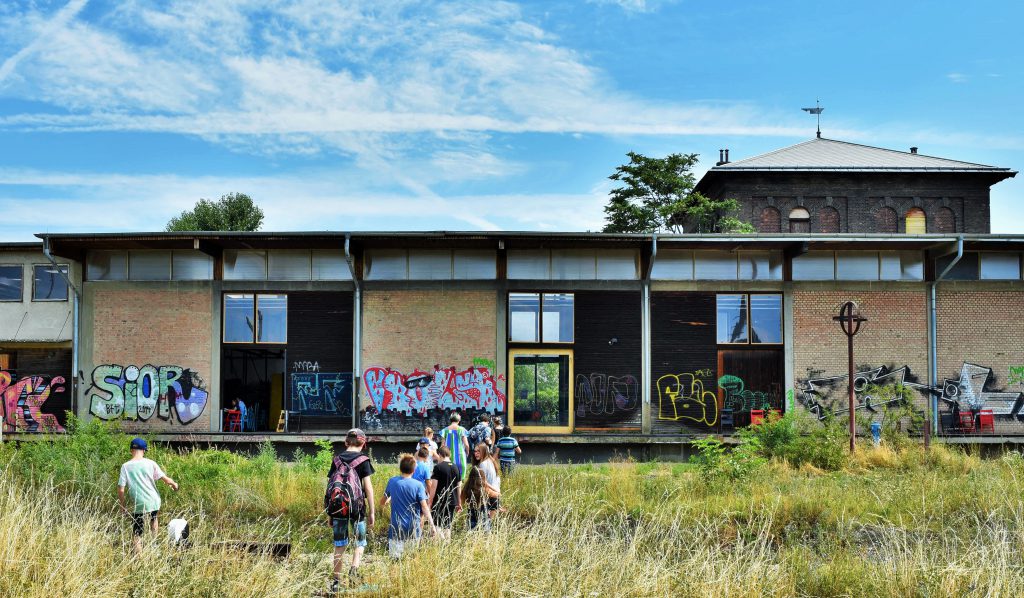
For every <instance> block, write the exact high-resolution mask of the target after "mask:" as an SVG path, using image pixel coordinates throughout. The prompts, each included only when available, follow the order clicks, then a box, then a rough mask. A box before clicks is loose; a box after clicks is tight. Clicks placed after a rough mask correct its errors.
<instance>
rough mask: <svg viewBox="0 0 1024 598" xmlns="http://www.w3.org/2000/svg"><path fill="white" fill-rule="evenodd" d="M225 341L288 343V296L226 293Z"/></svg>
mask: <svg viewBox="0 0 1024 598" xmlns="http://www.w3.org/2000/svg"><path fill="white" fill-rule="evenodd" d="M224 342H225V343H253V342H256V343H286V342H288V296H287V295H275V294H267V295H253V294H249V293H228V294H225V295H224Z"/></svg>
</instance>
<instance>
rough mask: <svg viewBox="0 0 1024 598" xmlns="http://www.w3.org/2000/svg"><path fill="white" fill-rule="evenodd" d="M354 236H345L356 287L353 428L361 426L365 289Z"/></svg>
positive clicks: (353, 341) (353, 347) (349, 268)
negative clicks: (358, 272)
mask: <svg viewBox="0 0 1024 598" xmlns="http://www.w3.org/2000/svg"><path fill="white" fill-rule="evenodd" d="M351 241H352V235H349V234H346V235H345V263H347V264H348V271H349V273H350V274H351V275H352V284H354V285H355V287H356V292H355V299H354V301H353V307H352V370H353V372H352V427H353V428H355V427H358V426H359V421H358V420H359V416H358V412H359V386H360V382H361V380H362V355H363V349H362V346H363V287H362V286H361V285H360V284H359V277H358V276H356V265H355V260H354V258H353V257H352V252H351V251H349V243H350V242H351Z"/></svg>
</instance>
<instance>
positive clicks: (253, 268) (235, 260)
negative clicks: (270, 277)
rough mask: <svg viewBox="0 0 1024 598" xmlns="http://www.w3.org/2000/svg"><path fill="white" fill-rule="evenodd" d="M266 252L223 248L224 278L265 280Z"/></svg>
mask: <svg viewBox="0 0 1024 598" xmlns="http://www.w3.org/2000/svg"><path fill="white" fill-rule="evenodd" d="M266 279H267V253H266V252H265V251H251V250H243V249H225V250H224V280H266Z"/></svg>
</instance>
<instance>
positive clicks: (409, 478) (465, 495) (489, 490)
mask: <svg viewBox="0 0 1024 598" xmlns="http://www.w3.org/2000/svg"><path fill="white" fill-rule="evenodd" d="M494 419H495V421H494V422H493V425H492V422H491V420H490V417H489V416H487V415H486V414H485V415H482V416H480V418H479V420H478V422H477V424H476V425H474V426H473V427H472V428H471V429H470V430H468V431H467V430H466V429H465V428H463V427H462V426H461V425H460V421H461V417H460V416H459V414H458V413H452V414H451V417H450V421H451V424H450V425H449V426H448V427H446V428H445V429H443V430H441V432H440V434H437V435H435V434H434V431H433V430H432V429H430V428H426V429H425V430H424V436H423V438H421V439H420V441H419V443H417V446H416V451H415V455H409V454H403V455H401V456H400V457H399V462H398V468H399V472H400V473H399V475H397V476H394V477H392V478H391V479H390V480H388V483H387V485H386V486H385V489H384V496H382V497H381V499H380V504H379V507H380V508H383V507H384V506H385V505H388V504H389V503H390V505H391V521H390V525H389V526H388V551H389V553H390V554H391V556H392V557H394V558H400V557H401V556H402V554H403V552H405V550H406V549H407V548H409V547H411V546H412V545H415V544H416V543H417V542H418V541H419V539H420V537H421V536H422V530H423V524H424V523H426V524H427V525H428V526H429V528H430V530H431V533H433V534H434V535H435V536H439V537H441V538H443V539H449V538H450V537H451V530H452V525H453V523H454V521H455V514H456V513H458V512H459V511H463V510H465V511H466V513H467V520H468V527H469V529H470V530H474V529H481V530H487V529H490V525H491V519H492V518H493V517H494V516H495V515H496V514H497V513H498V512H500V511H501V510H502V507H501V475H507V474H509V473H510V472H511V471H512V469H513V467H514V466H515V463H516V458H517V457H518V456H519V455H520V454H522V449H521V448H520V447H519V443H518V441H516V439H515V438H514V437H513V436H512V430H511V429H510V428H509V427H507V426H502V424H501V419H500V418H497V417H496V418H494ZM147 448H148V447H147V446H146V441H145V440H143V439H141V438H135V439H133V440H132V442H131V452H132V459H131V460H130V461H128V462H127V463H125V464H124V465H123V466H122V468H121V475H120V479H119V480H118V497H119V499H120V503H121V506H122V508H123V509H124V510H125V511H126V512H129V513H130V514H131V516H132V522H133V526H132V527H133V531H134V540H135V547H136V549H137V550H141V548H142V542H141V538H142V535H143V532H144V530H145V528H146V527H147V525H146V524H147V523H148V527H150V529H151V530H152V531H153V532H154V533H155V532H156V530H157V516H158V513H159V511H160V495H159V493H157V491H156V485H155V483H156V482H157V481H159V480H162V481H164V482H166V483H167V484H168V485H170V486H171V487H172V488H173V489H174V490H177V489H178V484H177V483H176V482H175V481H174V480H172V479H171V478H169V477H167V475H166V474H164V472H163V471H162V470H161V469H160V467H159V466H158V465H157V464H156V463H154V462H153V461H151V460H149V459H146V458H145V452H146V449H147ZM365 449H366V434H365V433H364V432H363V431H362V430H361V429H359V428H353V429H351V430H349V431H348V433H347V434H346V436H345V450H344V451H343V452H341V453H339V454H338V455H336V456H335V457H334V459H333V460H332V463H331V468H330V471H329V472H328V474H327V479H328V485H327V492H326V493H325V496H324V509H325V511H326V512H327V514H328V516H329V519H330V523H331V528H332V530H333V538H334V577H333V582H332V585H333V588H334V590H337V588H338V584H339V583H340V580H341V572H342V569H343V567H344V565H343V557H344V554H345V551H346V549H347V548H348V546H349V544H351V543H354V545H355V549H354V551H353V554H352V562H351V565H350V567H349V579H350V582H351V583H353V584H358V583H359V573H358V571H359V566H360V563H361V561H362V556H363V552H364V550H365V548H366V543H367V541H366V530H367V528H368V527H373V524H374V521H375V515H376V508H375V507H376V506H377V505H376V504H375V501H374V490H373V484H372V483H371V477H372V476H373V473H374V467H373V463H372V462H371V460H370V456H369V455H368V454H367V453H366V452H365ZM499 472H500V473H499ZM129 499H130V500H131V503H132V504H131V508H130V509H129V505H128V500H129ZM147 520H148V521H147Z"/></svg>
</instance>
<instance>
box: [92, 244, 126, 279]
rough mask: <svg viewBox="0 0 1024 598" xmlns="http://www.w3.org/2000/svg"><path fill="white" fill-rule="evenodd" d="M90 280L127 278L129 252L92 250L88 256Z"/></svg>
mask: <svg viewBox="0 0 1024 598" xmlns="http://www.w3.org/2000/svg"><path fill="white" fill-rule="evenodd" d="M86 275H87V276H88V278H89V280H127V279H128V253H127V252H125V251H90V252H89V255H88V257H87V258H86Z"/></svg>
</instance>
